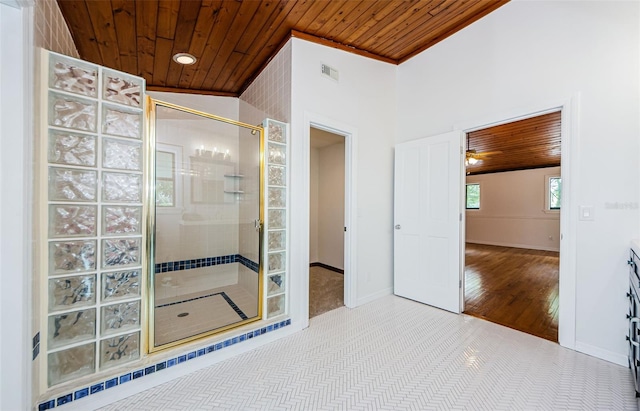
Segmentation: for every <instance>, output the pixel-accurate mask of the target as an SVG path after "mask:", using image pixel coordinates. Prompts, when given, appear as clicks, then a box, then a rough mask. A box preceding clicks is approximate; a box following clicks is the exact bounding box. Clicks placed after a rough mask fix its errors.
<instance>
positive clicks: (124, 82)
mask: <svg viewBox="0 0 640 411" xmlns="http://www.w3.org/2000/svg"><path fill="white" fill-rule="evenodd" d="M103 83H104V89H103V91H102V97H103V98H104V99H105V100H109V101H113V102H116V103H120V104H125V105H127V106H132V107H140V103H141V102H142V81H140V80H139V79H135V78H130V77H126V76H123V75H121V74H118V73H112V72H109V71H106V70H105V76H104V80H103Z"/></svg>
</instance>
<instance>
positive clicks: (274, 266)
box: [268, 253, 286, 273]
mask: <svg viewBox="0 0 640 411" xmlns="http://www.w3.org/2000/svg"><path fill="white" fill-rule="evenodd" d="M268 260H269V269H268V270H269V273H274V272H278V271H284V269H285V262H286V259H285V253H273V254H269V259H268Z"/></svg>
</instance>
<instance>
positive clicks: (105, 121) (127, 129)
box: [102, 105, 142, 138]
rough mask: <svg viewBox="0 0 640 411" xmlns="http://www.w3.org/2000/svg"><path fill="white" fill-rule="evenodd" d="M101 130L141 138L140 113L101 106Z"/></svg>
mask: <svg viewBox="0 0 640 411" xmlns="http://www.w3.org/2000/svg"><path fill="white" fill-rule="evenodd" d="M102 132H103V133H105V134H111V135H114V136H122V137H131V138H141V137H142V113H141V112H132V111H128V110H125V109H120V108H115V107H111V106H106V105H105V106H103V109H102Z"/></svg>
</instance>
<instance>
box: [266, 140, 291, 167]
mask: <svg viewBox="0 0 640 411" xmlns="http://www.w3.org/2000/svg"><path fill="white" fill-rule="evenodd" d="M268 160H269V164H281V165H285V164H286V160H287V158H286V146H283V145H282V144H273V143H269V158H268Z"/></svg>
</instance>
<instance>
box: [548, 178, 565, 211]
mask: <svg viewBox="0 0 640 411" xmlns="http://www.w3.org/2000/svg"><path fill="white" fill-rule="evenodd" d="M561 195H562V178H560V177H549V178H548V180H547V201H548V204H549V207H548V209H549V210H560V203H561V201H562V196H561Z"/></svg>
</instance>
